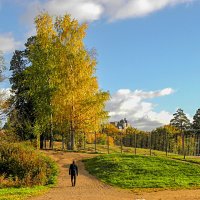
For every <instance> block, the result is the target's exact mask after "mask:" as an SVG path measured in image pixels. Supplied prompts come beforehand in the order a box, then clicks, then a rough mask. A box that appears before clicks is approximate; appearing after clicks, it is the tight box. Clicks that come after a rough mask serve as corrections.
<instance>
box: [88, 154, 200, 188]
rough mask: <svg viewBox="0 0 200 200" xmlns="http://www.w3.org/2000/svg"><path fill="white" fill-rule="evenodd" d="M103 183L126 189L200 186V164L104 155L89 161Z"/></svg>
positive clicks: (148, 157)
mask: <svg viewBox="0 0 200 200" xmlns="http://www.w3.org/2000/svg"><path fill="white" fill-rule="evenodd" d="M85 166H86V169H87V170H88V171H89V172H90V173H91V174H93V175H95V176H97V177H98V178H99V179H100V180H102V181H103V182H106V183H108V184H110V185H114V186H119V187H122V188H128V189H130V188H190V187H200V166H199V165H196V164H192V163H188V162H182V161H177V160H172V159H169V158H165V157H158V156H156V157H154V156H152V157H151V156H142V155H137V156H134V155H125V154H124V155H119V154H112V155H102V156H99V157H96V158H93V159H89V160H86V161H85Z"/></svg>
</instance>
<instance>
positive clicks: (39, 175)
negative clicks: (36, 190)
mask: <svg viewBox="0 0 200 200" xmlns="http://www.w3.org/2000/svg"><path fill="white" fill-rule="evenodd" d="M56 174H57V168H56V165H55V163H54V161H52V160H51V159H50V158H48V157H46V156H44V155H42V154H41V153H38V152H36V151H34V149H33V148H31V147H27V146H25V145H22V144H19V143H8V142H5V141H2V142H0V187H1V188H2V187H10V186H16V187H19V186H33V185H47V184H52V183H54V182H55V177H56Z"/></svg>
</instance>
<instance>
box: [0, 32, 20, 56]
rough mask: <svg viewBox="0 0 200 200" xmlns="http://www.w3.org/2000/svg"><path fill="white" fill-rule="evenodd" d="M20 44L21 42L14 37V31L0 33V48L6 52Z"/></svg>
mask: <svg viewBox="0 0 200 200" xmlns="http://www.w3.org/2000/svg"><path fill="white" fill-rule="evenodd" d="M20 46H21V43H20V42H19V41H16V40H15V39H14V37H13V35H12V33H4V34H0V50H1V51H3V52H4V53H8V52H12V51H14V50H15V49H17V48H19V47H20Z"/></svg>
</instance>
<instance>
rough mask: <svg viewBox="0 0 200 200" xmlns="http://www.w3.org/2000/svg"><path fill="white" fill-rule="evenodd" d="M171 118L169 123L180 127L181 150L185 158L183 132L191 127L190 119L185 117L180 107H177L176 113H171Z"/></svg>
mask: <svg viewBox="0 0 200 200" xmlns="http://www.w3.org/2000/svg"><path fill="white" fill-rule="evenodd" d="M173 116H174V117H173V119H171V121H170V125H172V126H174V127H176V128H178V129H180V131H181V134H182V151H183V154H184V158H185V134H184V132H185V131H186V130H187V129H189V128H190V127H191V124H190V120H189V119H188V118H187V116H186V115H185V113H184V112H183V110H182V109H180V108H179V109H178V110H177V111H176V113H174V114H173Z"/></svg>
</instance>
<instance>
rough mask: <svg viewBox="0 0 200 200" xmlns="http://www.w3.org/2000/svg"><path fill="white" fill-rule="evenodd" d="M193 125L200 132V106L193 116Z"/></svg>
mask: <svg viewBox="0 0 200 200" xmlns="http://www.w3.org/2000/svg"><path fill="white" fill-rule="evenodd" d="M192 127H193V129H194V130H195V131H196V132H197V133H200V108H199V109H198V110H197V111H196V113H195V115H194V117H193V123H192Z"/></svg>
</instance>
